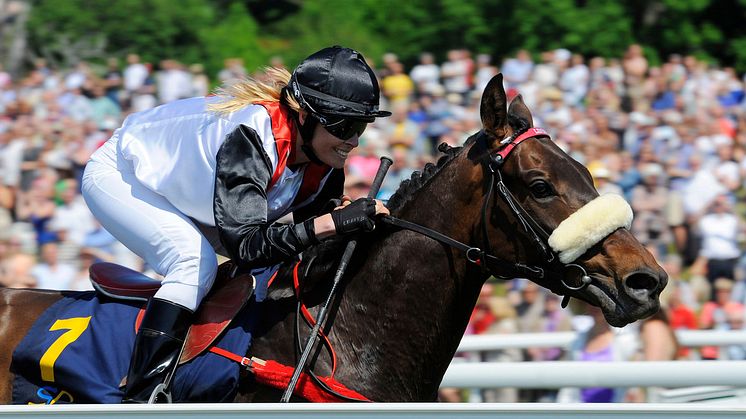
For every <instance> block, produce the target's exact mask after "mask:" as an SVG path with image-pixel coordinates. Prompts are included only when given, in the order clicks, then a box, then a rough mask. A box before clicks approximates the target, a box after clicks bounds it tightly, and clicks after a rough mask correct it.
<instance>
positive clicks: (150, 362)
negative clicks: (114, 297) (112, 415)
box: [122, 298, 192, 403]
mask: <svg viewBox="0 0 746 419" xmlns="http://www.w3.org/2000/svg"><path fill="white" fill-rule="evenodd" d="M191 320H192V311H191V310H188V309H186V308H184V307H182V306H180V305H178V304H175V303H172V302H169V301H166V300H160V299H157V298H151V299H150V302H149V303H148V307H147V309H146V310H145V315H144V316H143V319H142V323H141V324H140V329H139V331H138V332H137V336H136V337H135V347H134V349H133V351H132V359H131V361H130V367H129V372H128V373H127V384H126V386H125V389H124V398H123V399H122V403H148V402H160V401H162V400H152V401H151V395H153V392H154V390H156V387H158V390H160V389H162V388H163V386H159V384H164V383H165V382H166V380H167V379H169V376H170V374H171V373H172V372H173V370H174V369H175V367H176V363H177V362H178V360H179V356H181V350H182V347H183V346H184V339H185V338H186V334H187V332H188V331H189V326H190V324H191ZM168 399H169V400H168V401H170V397H169V398H168Z"/></svg>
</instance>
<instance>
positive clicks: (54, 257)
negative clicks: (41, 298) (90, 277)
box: [31, 241, 76, 290]
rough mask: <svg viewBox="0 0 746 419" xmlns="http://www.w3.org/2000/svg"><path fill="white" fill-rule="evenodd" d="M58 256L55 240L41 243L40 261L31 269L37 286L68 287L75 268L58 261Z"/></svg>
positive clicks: (48, 287) (51, 288)
mask: <svg viewBox="0 0 746 419" xmlns="http://www.w3.org/2000/svg"><path fill="white" fill-rule="evenodd" d="M58 256H59V255H58V244H57V242H55V241H49V242H47V243H44V244H42V245H41V251H40V262H39V263H37V264H36V265H35V266H34V268H33V269H32V270H31V275H32V276H33V277H34V278H35V279H36V282H37V286H38V287H39V288H42V289H50V290H67V289H70V285H71V284H72V281H73V279H74V278H75V275H76V269H75V267H74V266H71V265H68V264H66V263H60V262H59V260H58Z"/></svg>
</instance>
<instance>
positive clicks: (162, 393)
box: [148, 383, 173, 404]
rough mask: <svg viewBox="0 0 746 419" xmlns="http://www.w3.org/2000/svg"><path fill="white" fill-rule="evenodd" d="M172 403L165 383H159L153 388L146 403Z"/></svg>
mask: <svg viewBox="0 0 746 419" xmlns="http://www.w3.org/2000/svg"><path fill="white" fill-rule="evenodd" d="M160 403H169V404H170V403H173V401H172V400H171V393H170V392H169V391H168V388H166V384H164V383H160V384H158V385H157V386H155V388H154V389H153V393H152V394H151V395H150V398H149V399H148V404H160Z"/></svg>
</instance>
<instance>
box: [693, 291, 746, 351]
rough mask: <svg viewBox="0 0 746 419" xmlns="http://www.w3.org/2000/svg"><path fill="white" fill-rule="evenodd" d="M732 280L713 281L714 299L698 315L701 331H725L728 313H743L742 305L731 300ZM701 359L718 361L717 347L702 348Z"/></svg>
mask: <svg viewBox="0 0 746 419" xmlns="http://www.w3.org/2000/svg"><path fill="white" fill-rule="evenodd" d="M732 289H733V280H731V279H728V278H718V279H717V280H715V283H714V285H713V290H714V294H715V298H714V299H713V300H712V301H708V302H706V303H705V304H704V306H702V312H701V313H700V315H699V326H700V327H701V328H702V329H715V330H727V329H728V328H729V326H728V315H729V313H741V314H742V313H743V307H744V306H743V304H741V303H739V302H737V301H732V300H731V298H730V297H731V290H732ZM700 353H701V355H702V359H705V360H714V359H719V357H720V350H719V349H718V347H717V346H703V347H702V348H701V349H700Z"/></svg>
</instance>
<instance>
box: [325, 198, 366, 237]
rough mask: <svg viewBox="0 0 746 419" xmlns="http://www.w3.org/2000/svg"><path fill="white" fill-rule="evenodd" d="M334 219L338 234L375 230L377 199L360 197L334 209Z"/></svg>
mask: <svg viewBox="0 0 746 419" xmlns="http://www.w3.org/2000/svg"><path fill="white" fill-rule="evenodd" d="M331 215H332V221H334V229H335V230H336V231H337V234H351V233H357V232H360V231H373V229H374V228H375V226H376V223H375V221H374V220H373V216H374V215H376V200H375V199H371V198H360V199H358V200H357V201H355V202H353V203H351V204H350V205H348V206H346V207H344V208H342V209H338V210H335V211H332V213H331Z"/></svg>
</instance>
